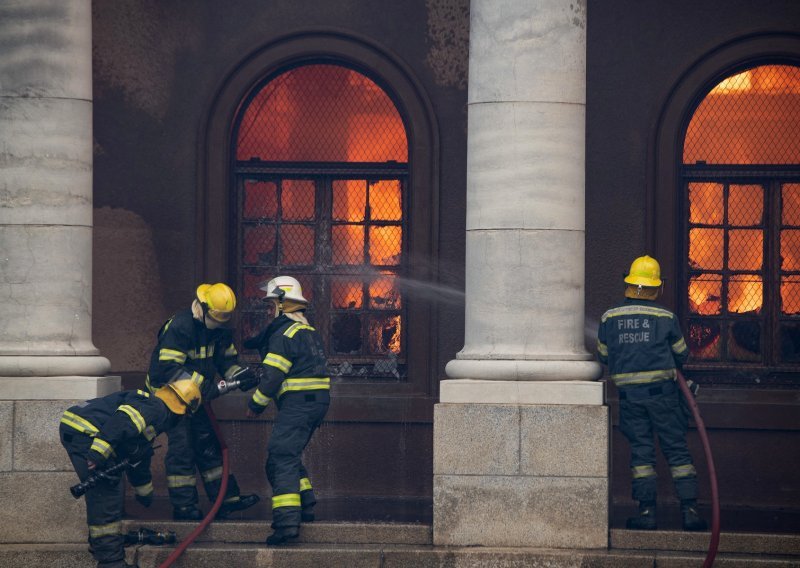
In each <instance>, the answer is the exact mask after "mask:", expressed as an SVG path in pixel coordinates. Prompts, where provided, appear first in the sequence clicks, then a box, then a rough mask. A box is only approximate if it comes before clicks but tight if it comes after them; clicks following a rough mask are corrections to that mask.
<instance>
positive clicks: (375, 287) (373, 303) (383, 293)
mask: <svg viewBox="0 0 800 568" xmlns="http://www.w3.org/2000/svg"><path fill="white" fill-rule="evenodd" d="M369 307H370V308H373V309H379V310H395V309H399V308H400V293H399V292H398V291H397V288H396V281H395V278H394V277H381V278H376V279H375V280H373V281H372V282H371V283H370V285H369Z"/></svg>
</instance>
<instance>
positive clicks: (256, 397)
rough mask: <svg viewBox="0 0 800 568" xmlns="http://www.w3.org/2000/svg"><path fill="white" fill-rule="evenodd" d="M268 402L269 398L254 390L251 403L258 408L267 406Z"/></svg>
mask: <svg viewBox="0 0 800 568" xmlns="http://www.w3.org/2000/svg"><path fill="white" fill-rule="evenodd" d="M269 400H270V399H269V397H268V396H267V395H265V394H264V393H263V392H261V391H260V390H258V389H256V392H254V393H253V402H255V403H256V404H257V405H259V406H267V405H268V404H269Z"/></svg>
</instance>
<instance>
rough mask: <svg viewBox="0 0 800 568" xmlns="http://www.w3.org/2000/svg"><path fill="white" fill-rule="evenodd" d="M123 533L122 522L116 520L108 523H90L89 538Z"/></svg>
mask: <svg viewBox="0 0 800 568" xmlns="http://www.w3.org/2000/svg"><path fill="white" fill-rule="evenodd" d="M117 534H122V522H121V521H114V522H113V523H108V524H107V525H89V538H100V537H101V536H112V535H117Z"/></svg>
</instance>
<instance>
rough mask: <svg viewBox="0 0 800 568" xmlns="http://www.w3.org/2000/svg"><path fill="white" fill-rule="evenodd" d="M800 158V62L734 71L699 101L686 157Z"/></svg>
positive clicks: (712, 160) (735, 160)
mask: <svg viewBox="0 0 800 568" xmlns="http://www.w3.org/2000/svg"><path fill="white" fill-rule="evenodd" d="M701 161H702V162H706V163H708V164H796V163H798V162H800V68H798V67H794V66H790V65H764V66H761V67H755V68H753V69H750V70H748V71H745V72H743V73H739V74H738V75H733V76H732V77H728V78H727V79H725V80H724V81H722V82H720V83H719V84H718V85H717V86H716V87H714V88H713V89H712V90H711V92H710V93H708V95H707V96H706V98H705V99H703V102H701V103H700V105H699V106H698V107H697V110H696V111H695V113H694V116H692V120H691V122H690V123H689V128H688V129H687V131H686V140H685V143H684V147H683V162H684V163H685V164H694V163H697V162H701Z"/></svg>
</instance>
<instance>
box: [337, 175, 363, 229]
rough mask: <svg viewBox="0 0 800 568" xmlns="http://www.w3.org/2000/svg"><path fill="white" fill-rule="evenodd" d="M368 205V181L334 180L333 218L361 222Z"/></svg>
mask: <svg viewBox="0 0 800 568" xmlns="http://www.w3.org/2000/svg"><path fill="white" fill-rule="evenodd" d="M366 205H367V181H366V180H363V179H339V180H335V181H334V182H333V219H334V220H335V221H349V222H351V223H360V222H363V221H364V211H365V209H366Z"/></svg>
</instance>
